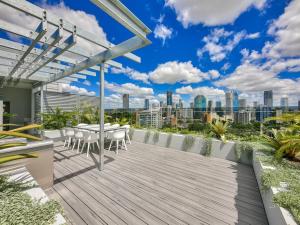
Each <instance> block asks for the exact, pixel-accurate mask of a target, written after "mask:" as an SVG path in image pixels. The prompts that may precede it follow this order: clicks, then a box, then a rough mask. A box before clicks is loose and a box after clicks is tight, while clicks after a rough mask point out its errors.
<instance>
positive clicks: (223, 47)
mask: <svg viewBox="0 0 300 225" xmlns="http://www.w3.org/2000/svg"><path fill="white" fill-rule="evenodd" d="M258 37H259V33H254V34H247V33H246V31H245V30H242V31H240V32H237V33H234V32H232V31H226V30H224V29H223V28H221V29H219V28H216V29H214V30H212V31H211V33H210V34H209V35H207V36H205V37H204V38H203V42H204V43H205V44H204V46H203V47H202V48H201V49H198V50H197V56H198V57H199V58H200V57H202V56H203V54H204V53H205V52H207V53H208V54H209V56H210V59H211V61H213V62H219V61H222V60H223V59H224V58H225V57H226V56H227V55H228V54H229V53H230V52H231V51H232V50H233V49H234V48H235V47H236V46H237V45H238V44H239V43H240V41H241V40H243V39H255V38H258Z"/></svg>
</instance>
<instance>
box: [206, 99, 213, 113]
mask: <svg viewBox="0 0 300 225" xmlns="http://www.w3.org/2000/svg"><path fill="white" fill-rule="evenodd" d="M207 111H208V112H212V111H213V101H212V100H209V101H208V104H207Z"/></svg>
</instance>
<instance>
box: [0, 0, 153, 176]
mask: <svg viewBox="0 0 300 225" xmlns="http://www.w3.org/2000/svg"><path fill="white" fill-rule="evenodd" d="M91 2H92V3H94V4H95V5H96V6H97V7H99V8H101V9H102V10H103V11H105V12H106V13H107V14H108V15H110V16H111V17H112V18H114V19H115V20H116V21H118V22H119V23H120V24H121V25H123V26H124V27H125V28H126V29H128V30H129V31H130V32H131V33H132V34H133V37H132V38H130V39H128V40H126V41H123V42H122V43H119V44H116V45H115V44H112V43H109V42H105V41H102V40H101V37H98V36H96V35H95V34H92V33H90V32H87V31H85V30H84V28H80V27H77V26H76V24H71V23H70V22H68V21H65V20H63V19H62V18H59V17H58V16H56V15H54V14H53V13H51V12H47V11H46V10H44V9H42V8H41V7H38V6H36V5H34V4H32V3H30V2H28V1H25V0H0V7H4V5H5V7H10V8H13V10H14V11H16V12H17V13H21V14H24V17H32V19H33V20H37V21H38V25H37V26H36V28H35V29H33V30H30V29H27V28H26V26H25V25H26V24H24V26H20V24H14V23H11V22H8V21H9V20H1V19H0V30H2V31H4V32H6V33H9V34H13V35H16V36H17V37H20V38H24V39H26V40H29V44H24V43H23V42H20V41H18V40H16V39H15V40H14V39H12V40H11V38H1V37H0V87H4V86H8V85H9V86H15V85H17V84H18V83H19V82H22V81H26V82H30V83H32V87H39V88H40V90H41V96H43V90H44V88H43V86H45V85H47V84H49V83H52V82H58V83H70V82H73V81H77V80H78V79H86V78H87V76H96V72H95V71H100V78H99V79H100V87H99V93H100V103H99V104H100V105H99V106H100V115H99V116H100V135H99V142H100V151H99V161H98V167H99V170H102V169H103V166H104V107H103V104H104V72H105V69H106V68H107V67H109V66H112V67H117V68H122V65H121V64H120V63H118V62H116V61H114V59H115V58H117V57H119V56H124V57H126V58H128V59H130V60H133V61H135V62H138V63H140V62H141V59H140V57H138V56H136V55H134V54H133V53H131V52H132V51H134V50H136V49H139V48H142V47H144V46H146V45H148V44H150V43H151V42H150V41H149V40H148V39H147V34H149V33H150V32H151V31H150V29H149V28H148V27H147V26H145V25H144V24H143V23H142V22H141V21H140V20H139V19H138V18H137V17H136V16H135V15H134V14H133V13H132V12H131V11H130V10H129V9H128V8H126V7H125V6H124V5H123V4H122V3H121V2H120V1H119V0H91ZM1 5H2V6H1ZM24 21H26V20H24ZM72 22H73V21H72ZM74 22H75V23H76V21H74ZM79 40H80V41H81V42H82V41H84V42H86V43H88V44H89V45H92V46H95V49H99V52H98V53H91V52H89V51H88V50H87V49H85V48H83V47H81V46H80V44H79Z"/></svg>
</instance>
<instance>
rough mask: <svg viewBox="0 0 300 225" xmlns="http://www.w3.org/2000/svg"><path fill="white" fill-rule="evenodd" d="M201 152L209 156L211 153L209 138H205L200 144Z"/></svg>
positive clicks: (210, 140)
mask: <svg viewBox="0 0 300 225" xmlns="http://www.w3.org/2000/svg"><path fill="white" fill-rule="evenodd" d="M202 148H203V150H202V151H203V152H204V155H205V156H211V153H212V139H211V138H205V139H204V144H203V146H202Z"/></svg>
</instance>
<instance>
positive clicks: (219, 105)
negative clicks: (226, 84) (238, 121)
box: [215, 101, 224, 116]
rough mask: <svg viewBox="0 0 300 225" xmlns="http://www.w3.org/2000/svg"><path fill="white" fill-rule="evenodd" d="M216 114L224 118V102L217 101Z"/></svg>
mask: <svg viewBox="0 0 300 225" xmlns="http://www.w3.org/2000/svg"><path fill="white" fill-rule="evenodd" d="M215 110H216V113H217V114H218V115H219V116H223V115H224V112H223V110H222V102H221V101H216V108H215Z"/></svg>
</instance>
